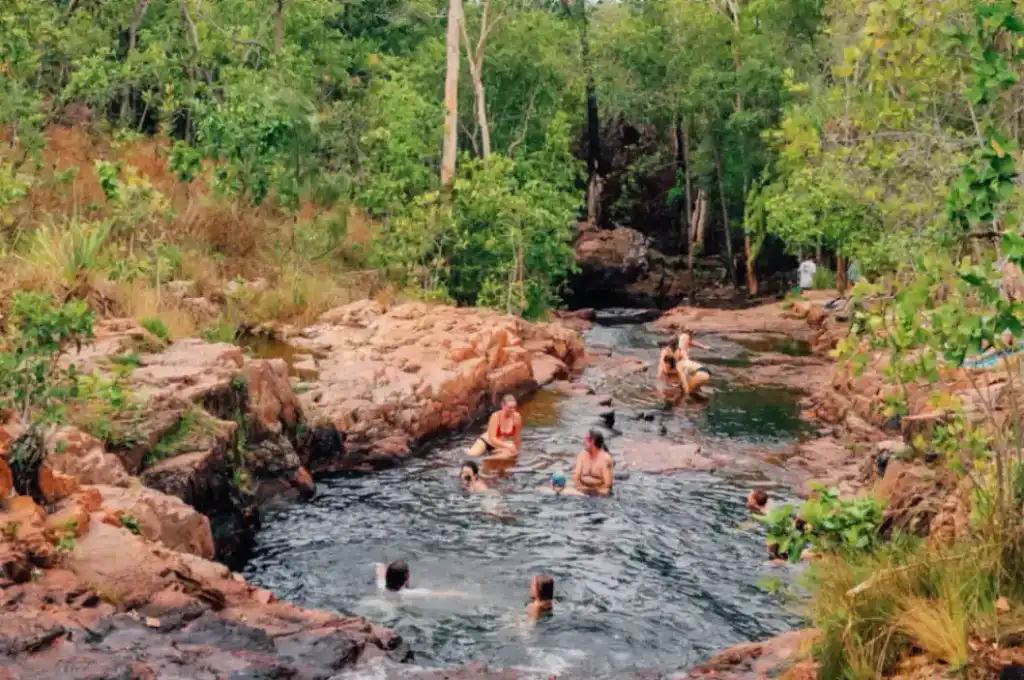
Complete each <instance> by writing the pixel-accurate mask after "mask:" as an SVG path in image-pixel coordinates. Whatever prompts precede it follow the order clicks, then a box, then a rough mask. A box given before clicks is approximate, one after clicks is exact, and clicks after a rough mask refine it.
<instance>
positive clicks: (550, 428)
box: [244, 327, 800, 674]
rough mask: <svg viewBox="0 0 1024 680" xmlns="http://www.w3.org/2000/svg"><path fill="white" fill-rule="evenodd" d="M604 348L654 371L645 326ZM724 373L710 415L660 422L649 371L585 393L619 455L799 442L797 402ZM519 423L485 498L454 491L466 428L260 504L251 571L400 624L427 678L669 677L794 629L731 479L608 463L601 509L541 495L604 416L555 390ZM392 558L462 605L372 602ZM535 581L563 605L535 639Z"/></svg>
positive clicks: (264, 580) (595, 378)
mask: <svg viewBox="0 0 1024 680" xmlns="http://www.w3.org/2000/svg"><path fill="white" fill-rule="evenodd" d="M606 331H608V332H606ZM597 341H600V342H601V343H602V344H604V345H605V346H608V347H611V348H612V349H613V350H614V351H615V352H626V353H630V354H632V355H635V356H639V357H641V358H643V359H644V360H649V361H650V362H651V363H652V364H653V363H654V361H656V359H657V345H656V342H655V337H654V336H653V335H652V334H649V333H648V332H647V331H645V330H644V329H643V328H642V327H617V328H615V329H600V328H599V329H595V332H593V333H590V334H588V342H591V343H595V342H597ZM716 375H719V376H720V377H719V378H718V382H716V385H717V386H718V391H717V392H715V393H713V394H712V395H711V397H710V399H709V400H708V402H707V403H706V404H705V405H703V406H701V407H699V408H694V407H689V406H684V407H680V408H677V409H674V410H672V411H665V410H661V409H655V407H656V403H655V402H656V399H655V397H653V396H652V392H651V390H650V389H649V388H650V383H651V381H653V376H652V375H647V374H643V375H634V376H629V377H625V378H623V377H619V376H611V375H609V374H608V373H606V372H604V371H603V369H601V368H600V367H596V368H588V369H587V372H586V373H584V375H583V376H582V380H583V381H584V382H586V383H588V384H590V385H592V386H593V387H594V388H595V389H597V390H599V391H600V392H602V393H607V394H612V396H615V397H616V399H617V400H618V402H619V403H620V404H622V405H623V406H621V407H620V411H619V412H618V413H617V419H616V424H615V427H616V428H617V430H616V431H614V432H608V433H609V434H610V435H611V436H610V437H609V448H610V449H611V451H612V454H613V456H615V454H616V440H617V439H621V438H629V439H631V440H633V441H645V440H648V439H649V440H651V441H654V440H655V439H658V438H660V439H668V440H672V441H689V440H691V439H693V438H694V437H700V438H701V439H702V441H704V442H705V444H704V445H705V447H713V448H714V450H716V451H717V452H724V453H729V452H730V450H731V447H734V448H737V449H739V448H741V447H743V446H750V445H751V444H752V443H754V444H758V445H765V446H770V445H775V444H779V443H783V442H786V441H788V440H791V439H792V438H793V437H795V436H797V434H798V425H799V422H798V419H797V418H796V415H795V414H796V412H797V407H796V397H793V398H791V399H787V397H786V395H785V394H782V393H776V392H772V391H769V392H768V393H767V394H763V393H758V392H756V391H750V390H746V391H744V390H737V391H736V393H739V394H741V395H743V394H745V395H746V396H740V397H737V396H736V394H735V393H732V392H730V391H729V390H728V384H727V381H728V375H727V374H725V373H722V372H716ZM723 381H726V382H723ZM716 399H717V401H716ZM639 409H648V410H656V420H655V422H653V423H652V422H650V421H648V420H645V419H644V418H638V417H635V411H637V410H639ZM522 411H523V415H524V421H525V428H524V437H523V452H522V455H521V456H520V460H519V463H518V467H517V468H515V469H513V470H510V471H507V472H506V473H504V474H502V475H501V476H491V477H489V478H487V481H488V483H489V484H490V485H491V486H492V487H493V488H494V489H495V493H492V494H486V495H467V494H465V493H463V492H462V491H461V490H460V488H459V486H458V480H457V477H456V473H457V468H458V465H459V463H460V462H461V461H462V460H463V458H464V456H463V452H464V451H465V450H466V449H467V448H468V446H469V445H470V444H471V443H472V440H473V438H474V437H475V436H476V435H477V433H478V432H479V429H476V430H474V431H472V432H469V433H466V434H465V435H464V436H460V437H457V438H454V439H452V440H449V441H447V442H444V443H442V444H440V445H439V446H438V447H437V448H436V449H435V450H434V451H433V452H432V453H431V455H429V456H427V457H426V458H423V459H419V460H416V461H413V462H411V463H410V464H409V465H406V466H404V467H402V468H398V469H393V470H386V471H382V472H377V473H373V474H361V475H346V476H340V477H335V478H331V479H326V480H323V481H321V483H320V485H319V489H320V491H319V493H318V496H317V498H316V499H314V500H313V501H312V502H311V503H308V504H282V505H277V506H273V507H270V508H267V509H266V511H265V514H264V518H263V529H262V530H261V532H260V534H259V535H258V538H257V546H256V549H255V551H254V554H253V557H252V559H251V560H250V561H249V563H248V564H247V566H246V568H245V571H244V575H245V576H246V578H248V579H249V580H250V581H252V582H254V583H256V584H258V585H260V586H262V587H265V588H269V589H271V590H273V591H274V592H275V593H276V594H277V595H278V596H279V597H281V598H282V599H287V600H291V601H293V602H296V603H298V604H301V605H303V606H307V607H314V608H320V609H326V610H333V611H339V612H345V613H353V614H359V615H364V616H366V617H368V618H370V619H371V620H373V621H375V622H377V623H380V624H382V625H386V626H389V627H392V628H394V629H395V630H397V631H398V632H399V633H400V634H401V635H402V637H403V639H404V640H405V641H406V642H407V643H408V645H409V647H410V648H411V649H412V651H413V652H414V653H415V658H416V663H417V664H420V665H425V666H437V667H450V666H459V665H463V664H466V663H469V662H473V661H485V662H487V663H488V664H490V666H491V667H492V668H503V667H517V668H523V669H531V670H535V671H538V672H542V673H548V674H551V673H562V672H568V671H571V672H574V673H584V674H585V673H609V672H616V671H628V670H636V669H648V668H650V669H662V670H665V671H673V670H679V669H683V668H686V667H688V666H690V665H693V664H694V663H697V662H699V661H701V660H702V659H704V658H706V657H707V656H708V655H709V654H710V653H712V652H714V651H716V650H719V649H721V648H723V647H725V646H728V645H730V644H734V643H738V642H744V641H748V640H754V639H759V638H762V637H766V636H770V635H773V634H777V633H780V632H783V631H785V630H788V629H790V628H792V627H794V626H795V625H798V624H799V622H800V619H799V617H797V616H796V615H794V614H793V613H792V612H790V611H787V610H786V609H784V608H783V607H781V606H780V604H779V603H778V601H777V600H776V599H775V598H774V596H772V595H771V594H769V593H766V592H764V591H763V590H762V589H761V588H759V587H758V582H759V581H760V580H761V579H762V578H763V577H765V576H767V575H772V574H777V573H778V572H777V570H776V569H774V568H772V567H769V566H767V565H766V563H765V560H766V554H765V547H764V535H763V532H761V531H759V530H757V529H751V527H750V526H749V524H750V523H749V515H748V513H747V511H746V509H745V507H744V499H745V496H746V492H747V490H748V488H749V487H747V486H744V485H741V483H740V482H739V481H737V480H735V479H732V478H730V477H729V476H728V475H727V474H718V475H712V474H707V473H695V472H685V473H678V474H671V475H664V474H644V473H638V472H632V473H629V474H627V475H622V474H621V473H622V472H623V470H620V466H619V465H618V464H617V466H616V472H617V477H618V478H617V480H616V483H615V493H614V495H613V496H612V497H610V498H574V497H555V496H551V495H545V494H539V493H537V491H536V490H537V487H540V486H542V485H543V484H545V482H546V481H547V479H548V476H549V474H550V472H552V471H554V470H562V471H564V472H566V473H569V472H571V469H572V464H573V460H574V458H575V455H576V453H577V452H578V451H579V449H580V445H581V442H582V438H583V435H584V433H585V432H586V431H587V430H588V429H589V428H590V427H594V426H595V425H597V424H598V423H599V422H600V421H599V419H598V418H597V414H596V412H595V410H594V405H593V400H588V399H584V398H579V397H573V396H565V395H562V394H559V393H557V392H555V391H552V390H542V391H541V392H540V393H538V394H537V395H536V396H535V397H534V398H533V399H532V400H530V401H529V402H527V403H526V404H524V405H523V406H522ZM662 428H664V429H662ZM394 559H403V560H405V561H407V562H408V563H409V565H410V567H411V571H412V585H413V586H414V587H425V588H432V589H438V590H455V591H461V592H463V593H465V594H466V597H464V598H445V599H418V600H416V601H413V600H411V599H410V600H408V601H403V602H401V603H395V602H393V601H392V600H389V599H386V598H382V597H380V596H379V595H378V593H377V591H376V586H375V574H374V563H376V562H389V561H391V560H394ZM539 572H546V573H549V574H551V575H552V576H553V577H554V579H555V593H556V601H555V608H554V614H553V616H551V617H549V618H546V619H544V620H542V621H540V622H539V623H537V624H536V625H535V626H530V625H528V624H527V622H526V616H525V605H526V603H527V601H528V598H529V583H530V578H531V576H532V575H533V574H535V573H539Z"/></svg>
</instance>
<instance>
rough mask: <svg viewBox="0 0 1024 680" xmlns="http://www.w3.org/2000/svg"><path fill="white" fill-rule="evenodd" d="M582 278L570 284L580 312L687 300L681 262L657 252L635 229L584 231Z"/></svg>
mask: <svg viewBox="0 0 1024 680" xmlns="http://www.w3.org/2000/svg"><path fill="white" fill-rule="evenodd" d="M576 263H577V265H578V266H579V270H578V272H577V273H576V274H575V275H574V276H573V279H572V281H571V282H570V288H571V290H572V293H571V295H570V296H569V300H570V302H571V304H572V305H573V306H575V307H598V308H608V307H616V306H621V307H655V308H661V309H664V308H666V307H669V306H671V305H673V304H676V303H678V302H679V301H680V300H682V298H683V296H684V295H685V293H686V289H685V288H684V286H683V285H682V279H683V278H684V277H683V275H682V273H681V270H682V264H683V263H682V261H681V260H680V259H679V258H670V257H668V256H666V255H664V254H662V253H660V252H658V251H656V250H654V249H653V248H651V245H650V241H649V240H648V239H647V237H646V236H644V235H643V234H642V233H640V232H639V231H637V230H636V229H631V228H629V227H614V228H612V229H590V228H588V229H584V230H581V232H580V235H579V238H578V239H577V241H576Z"/></svg>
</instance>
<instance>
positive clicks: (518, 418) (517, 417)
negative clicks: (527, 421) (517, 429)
mask: <svg viewBox="0 0 1024 680" xmlns="http://www.w3.org/2000/svg"><path fill="white" fill-rule="evenodd" d="M514 418H515V421H516V425H522V424H523V414H522V413H520V412H519V411H516V414H515V416H514Z"/></svg>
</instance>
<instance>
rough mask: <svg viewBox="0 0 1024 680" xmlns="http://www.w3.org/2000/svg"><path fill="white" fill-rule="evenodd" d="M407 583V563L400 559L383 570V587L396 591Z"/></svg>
mask: <svg viewBox="0 0 1024 680" xmlns="http://www.w3.org/2000/svg"><path fill="white" fill-rule="evenodd" d="M407 585H409V565H408V564H406V563H405V562H404V561H402V560H395V561H394V562H392V563H391V564H389V565H388V568H387V571H385V572H384V587H385V588H387V589H388V590H391V591H393V592H398V591H399V590H401V589H402V588H405V587H406V586H407Z"/></svg>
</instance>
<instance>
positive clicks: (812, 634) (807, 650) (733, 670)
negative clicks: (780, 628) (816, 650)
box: [682, 629, 819, 680]
mask: <svg viewBox="0 0 1024 680" xmlns="http://www.w3.org/2000/svg"><path fill="white" fill-rule="evenodd" d="M818 635H819V633H818V631H816V630H814V629H809V630H799V631H794V632H792V633H784V634H782V635H779V636H777V637H773V638H769V639H767V640H763V641H761V642H751V643H747V644H742V645H736V646H735V647H730V648H729V649H726V650H725V651H723V652H719V653H718V654H715V655H714V656H713V657H711V659H710V660H709V661H707V663H703V664H700V665H699V666H695V667H694V668H692V669H691V670H690V671H689V673H687V674H686V675H685V676H682V677H683V678H686V679H687V680H695V679H697V678H707V679H709V680H711V679H717V680H769V678H776V677H780V676H784V677H788V678H792V680H814V679H815V678H817V677H818V669H817V666H816V665H815V664H814V662H813V660H811V659H810V656H811V648H812V646H813V645H814V643H815V641H816V640H817V638H818ZM787 671H788V673H787ZM783 674H784V675H783Z"/></svg>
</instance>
